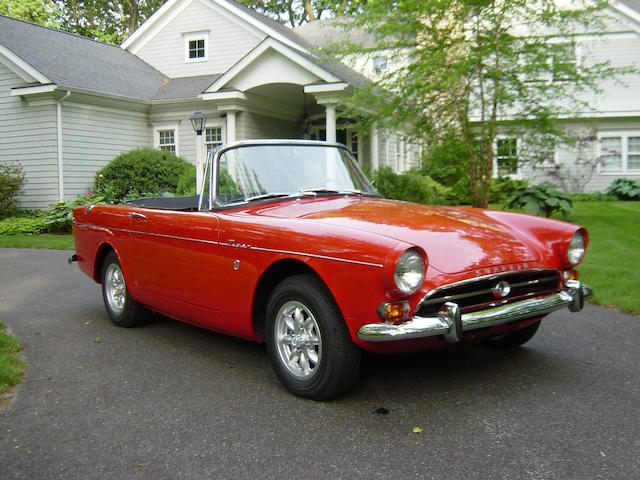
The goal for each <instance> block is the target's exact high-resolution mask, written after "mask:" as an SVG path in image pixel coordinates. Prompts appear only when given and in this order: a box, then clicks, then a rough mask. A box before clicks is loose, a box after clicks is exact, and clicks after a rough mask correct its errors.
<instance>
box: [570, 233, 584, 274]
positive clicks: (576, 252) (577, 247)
mask: <svg viewBox="0 0 640 480" xmlns="http://www.w3.org/2000/svg"><path fill="white" fill-rule="evenodd" d="M584 251H585V241H584V234H583V233H582V231H580V230H578V231H577V232H576V233H574V234H573V236H572V237H571V240H569V246H568V247H567V254H566V256H567V261H568V262H569V265H571V266H574V265H577V264H579V263H580V262H581V261H582V257H584Z"/></svg>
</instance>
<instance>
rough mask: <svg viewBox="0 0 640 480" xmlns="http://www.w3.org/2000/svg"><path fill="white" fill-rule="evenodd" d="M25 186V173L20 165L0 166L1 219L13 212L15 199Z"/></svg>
mask: <svg viewBox="0 0 640 480" xmlns="http://www.w3.org/2000/svg"><path fill="white" fill-rule="evenodd" d="M23 184H24V172H23V171H22V167H21V166H20V165H17V164H2V165H0V217H3V216H6V215H8V214H10V213H11V212H12V211H13V206H14V205H15V197H16V195H18V192H19V191H20V188H21V187H22V185H23Z"/></svg>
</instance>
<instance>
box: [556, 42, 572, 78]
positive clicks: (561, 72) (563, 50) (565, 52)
mask: <svg viewBox="0 0 640 480" xmlns="http://www.w3.org/2000/svg"><path fill="white" fill-rule="evenodd" d="M551 61H552V73H553V81H554V82H563V81H568V80H573V79H574V78H575V76H576V73H577V67H578V54H577V48H576V45H575V44H573V43H558V44H555V45H554V46H553V54H552V56H551Z"/></svg>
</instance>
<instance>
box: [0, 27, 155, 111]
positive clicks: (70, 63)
mask: <svg viewBox="0 0 640 480" xmlns="http://www.w3.org/2000/svg"><path fill="white" fill-rule="evenodd" d="M0 44H2V45H3V46H4V47H6V48H8V49H9V50H11V51H12V52H13V53H14V54H15V55H17V56H18V57H20V58H21V59H22V60H24V61H25V62H26V63H28V64H29V65H31V66H32V67H33V68H35V69H36V70H38V71H39V72H40V73H42V74H43V75H45V76H46V77H47V78H49V79H50V80H51V81H52V82H54V83H55V84H57V85H59V86H60V87H63V88H74V89H82V90H88V91H93V92H98V93H103V94H111V95H118V96H124V97H128V98H136V99H149V98H151V96H152V95H153V92H154V91H155V90H156V89H157V88H158V87H161V86H162V82H163V80H164V79H165V75H163V74H162V73H161V72H159V71H158V70H156V69H155V68H153V67H151V66H150V65H149V64H147V63H145V62H144V61H142V60H141V59H139V58H138V57H136V56H135V55H132V54H131V53H129V52H127V51H125V50H123V49H121V48H120V47H117V46H114V45H108V44H106V43H101V42H96V41H94V40H90V39H88V38H84V37H80V36H77V35H72V34H70V33H66V32H61V31H58V30H53V29H51V28H46V27H42V26H40V25H35V24H33V23H29V22H25V21H22V20H16V19H14V18H10V17H6V16H4V15H0Z"/></svg>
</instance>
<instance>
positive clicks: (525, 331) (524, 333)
mask: <svg viewBox="0 0 640 480" xmlns="http://www.w3.org/2000/svg"><path fill="white" fill-rule="evenodd" d="M539 327H540V320H538V321H537V322H535V323H532V324H531V325H527V326H526V327H524V328H522V329H520V330H516V331H515V332H508V333H505V334H503V335H500V336H498V337H495V338H492V339H490V340H489V345H491V346H492V347H495V348H516V347H519V346H520V345H524V344H525V343H527V342H528V341H529V340H531V339H532V338H533V336H534V335H535V334H536V332H537V331H538V328H539Z"/></svg>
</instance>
